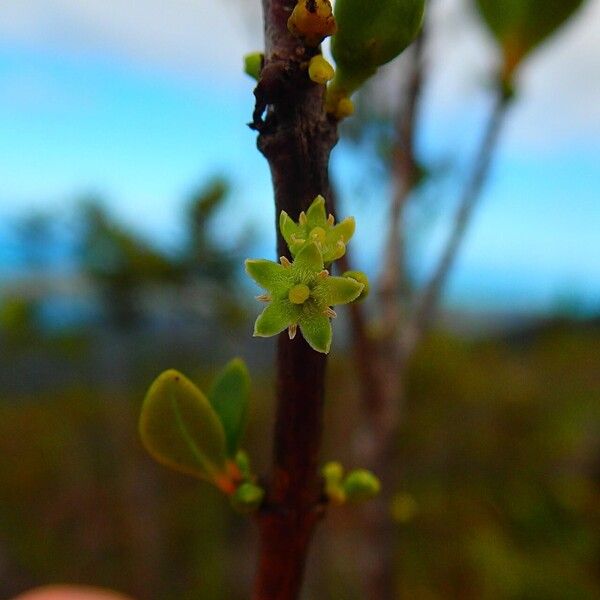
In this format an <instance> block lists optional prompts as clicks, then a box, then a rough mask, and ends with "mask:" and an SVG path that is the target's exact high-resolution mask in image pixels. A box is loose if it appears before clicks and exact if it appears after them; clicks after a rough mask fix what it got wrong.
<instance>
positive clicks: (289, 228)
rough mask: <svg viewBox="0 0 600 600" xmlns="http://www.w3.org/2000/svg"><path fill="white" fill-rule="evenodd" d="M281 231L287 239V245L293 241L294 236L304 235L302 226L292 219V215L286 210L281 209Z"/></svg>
mask: <svg viewBox="0 0 600 600" xmlns="http://www.w3.org/2000/svg"><path fill="white" fill-rule="evenodd" d="M279 231H281V235H282V236H283V239H284V240H285V241H286V243H287V245H288V246H290V245H291V244H292V241H293V237H292V236H295V237H296V238H300V237H302V230H301V228H300V227H299V226H298V225H297V224H296V223H294V221H292V219H291V218H290V216H289V215H288V214H287V213H286V212H285V210H282V211H281V214H280V215H279Z"/></svg>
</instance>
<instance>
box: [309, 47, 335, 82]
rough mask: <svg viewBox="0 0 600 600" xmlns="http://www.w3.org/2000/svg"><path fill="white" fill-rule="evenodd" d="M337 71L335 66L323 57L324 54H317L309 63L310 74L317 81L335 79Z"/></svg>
mask: <svg viewBox="0 0 600 600" xmlns="http://www.w3.org/2000/svg"><path fill="white" fill-rule="evenodd" d="M334 75H335V71H334V70H333V67H332V66H331V65H330V64H329V63H328V62H327V61H326V60H325V58H323V55H322V54H317V55H316V56H313V57H312V58H311V59H310V62H309V63H308V76H309V77H310V78H311V80H312V81H314V82H315V83H320V84H325V83H327V82H328V81H331V80H332V79H333V76H334Z"/></svg>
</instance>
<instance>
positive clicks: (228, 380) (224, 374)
mask: <svg viewBox="0 0 600 600" xmlns="http://www.w3.org/2000/svg"><path fill="white" fill-rule="evenodd" d="M249 395H250V375H249V374H248V369H247V367H246V363H244V361H243V360H241V359H240V358H234V359H233V360H232V361H230V362H229V363H228V364H227V365H226V366H225V368H224V369H223V370H222V371H221V373H219V375H218V376H217V378H216V380H215V382H214V383H213V386H212V387H211V389H210V391H209V393H208V400H209V402H210V404H211V406H212V408H213V410H214V411H215V412H216V413H217V416H218V417H219V420H220V421H221V425H222V426H223V430H224V432H225V441H226V446H227V455H228V456H229V457H231V458H233V457H235V456H236V454H237V452H238V449H239V445H240V441H241V438H242V436H243V434H244V430H245V428H246V422H247V414H248V397H249Z"/></svg>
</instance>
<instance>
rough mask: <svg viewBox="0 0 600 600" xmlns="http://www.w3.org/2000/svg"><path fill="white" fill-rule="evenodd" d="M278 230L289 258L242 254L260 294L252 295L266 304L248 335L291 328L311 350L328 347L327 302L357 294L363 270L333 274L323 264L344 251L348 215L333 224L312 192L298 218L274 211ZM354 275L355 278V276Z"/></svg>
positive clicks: (349, 230) (360, 290) (332, 303)
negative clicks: (299, 333)
mask: <svg viewBox="0 0 600 600" xmlns="http://www.w3.org/2000/svg"><path fill="white" fill-rule="evenodd" d="M279 224H280V230H281V234H282V236H283V238H284V239H285V241H286V243H287V244H288V247H289V250H290V254H291V255H292V257H293V262H290V261H289V260H288V259H287V258H286V257H281V259H280V262H278V263H277V262H273V261H270V260H264V259H248V260H247V261H246V272H247V273H248V275H249V276H250V277H251V278H252V279H254V281H255V282H256V283H257V284H258V285H259V286H260V287H262V288H263V289H264V290H265V292H266V293H264V294H262V295H260V296H258V300H261V301H263V302H266V303H267V307H266V308H265V309H264V310H263V312H262V313H261V314H260V315H259V317H258V319H257V320H256V323H255V325H254V335H255V336H259V337H270V336H273V335H277V334H278V333H281V332H282V331H284V330H286V329H287V330H288V334H289V337H290V338H291V339H293V338H294V337H295V336H296V333H297V330H298V329H300V332H301V334H302V336H303V337H304V339H305V340H306V341H307V342H308V344H309V345H310V346H311V348H313V349H314V350H316V351H317V352H323V353H328V352H329V349H330V347H331V340H332V328H331V318H333V317H335V316H336V313H335V312H334V310H333V308H332V307H333V306H335V305H338V304H348V303H350V302H353V301H355V300H357V299H359V298H360V297H361V294H362V293H363V291H364V289H365V283H364V282H366V275H364V273H362V274H361V276H360V277H359V278H355V277H350V276H347V277H334V276H332V275H330V274H329V271H328V270H327V269H326V268H325V267H326V266H328V265H330V264H331V262H333V261H334V260H336V259H338V258H340V257H341V256H343V255H344V253H345V252H346V244H347V243H348V242H349V241H350V238H351V237H352V235H353V234H354V228H355V223H354V219H353V218H352V217H350V218H348V219H345V220H344V221H342V222H341V223H338V224H336V223H335V220H334V218H333V216H332V215H328V216H327V215H326V211H325V200H324V199H323V197H322V196H317V198H315V200H314V201H313V203H312V204H311V206H310V208H309V209H308V210H307V212H306V213H305V212H301V213H300V215H299V217H298V222H295V221H293V220H292V219H291V218H290V217H289V215H288V214H287V213H286V212H282V213H281V215H280V221H279ZM358 279H361V281H359V280H358Z"/></svg>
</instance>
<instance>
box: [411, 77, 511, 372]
mask: <svg viewBox="0 0 600 600" xmlns="http://www.w3.org/2000/svg"><path fill="white" fill-rule="evenodd" d="M509 106H510V96H509V95H508V94H506V93H504V92H503V91H502V90H501V89H500V90H499V91H498V94H497V97H496V99H495V103H494V108H493V110H492V113H491V115H490V118H489V121H488V124H487V126H486V129H485V133H484V136H483V139H482V141H481V146H480V148H479V151H478V153H477V157H476V159H475V163H474V165H473V170H472V172H471V175H470V177H469V179H468V181H467V184H466V187H465V189H464V191H463V194H462V197H461V200H460V202H459V206H458V210H457V212H456V216H455V218H454V224H453V227H452V231H451V233H450V237H449V238H448V242H447V244H446V246H445V247H444V249H443V251H442V254H441V256H440V259H439V261H438V263H437V265H436V267H435V268H434V270H433V273H432V275H431V278H430V279H429V281H428V282H427V283H426V285H425V287H424V288H423V291H422V292H421V294H420V296H419V299H418V300H417V302H416V305H415V308H414V310H413V313H412V316H411V318H410V320H409V321H408V322H407V324H406V326H405V327H404V328H403V331H402V336H401V343H400V364H401V365H403V364H404V363H405V362H406V361H407V360H408V358H410V356H411V355H412V354H413V352H414V351H415V349H416V347H417V346H418V344H419V343H420V341H421V340H422V339H423V336H424V335H425V333H426V332H427V330H428V329H429V327H430V326H431V324H432V322H433V320H434V318H435V314H436V311H437V308H438V305H439V301H440V298H441V294H442V291H443V288H444V285H445V283H446V281H447V279H448V276H449V274H450V271H451V269H452V267H453V265H454V262H455V260H456V256H457V254H458V251H459V249H460V246H461V244H462V241H463V239H464V236H465V232H466V229H467V227H468V225H469V223H470V221H471V219H472V217H473V212H474V210H475V208H476V206H477V203H478V200H479V199H480V197H481V192H482V190H483V186H484V184H485V182H486V180H487V176H488V174H489V171H490V165H491V163H492V159H493V156H494V152H495V150H496V146H497V143H498V139H499V137H500V132H501V130H502V125H503V123H504V120H505V117H506V114H507V110H508V107H509ZM400 368H402V366H401V367H400Z"/></svg>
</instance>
